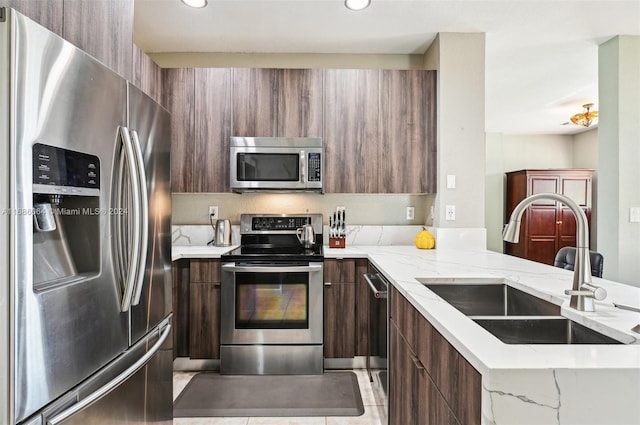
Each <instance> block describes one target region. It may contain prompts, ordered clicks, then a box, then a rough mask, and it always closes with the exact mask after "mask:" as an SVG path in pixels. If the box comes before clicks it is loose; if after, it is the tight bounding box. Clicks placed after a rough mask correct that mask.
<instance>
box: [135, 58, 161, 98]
mask: <svg viewBox="0 0 640 425" xmlns="http://www.w3.org/2000/svg"><path fill="white" fill-rule="evenodd" d="M133 84H134V85H135V86H136V87H138V88H140V89H141V90H142V91H143V92H145V93H146V94H148V95H149V96H150V97H151V98H152V99H153V100H155V101H156V102H158V103H160V104H162V102H163V99H162V69H161V68H160V67H159V66H158V65H157V64H156V63H155V62H154V61H153V60H151V58H150V57H149V56H148V55H147V54H146V53H145V52H143V51H142V50H141V49H140V48H139V47H138V46H136V45H134V46H133Z"/></svg>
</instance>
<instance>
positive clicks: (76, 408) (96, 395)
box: [46, 323, 171, 425]
mask: <svg viewBox="0 0 640 425" xmlns="http://www.w3.org/2000/svg"><path fill="white" fill-rule="evenodd" d="M170 331H171V324H169V323H167V325H166V326H165V328H164V329H162V331H161V333H160V337H159V338H158V341H156V343H155V344H154V345H153V347H151V349H150V350H149V351H147V352H146V353H145V355H144V356H142V357H140V359H139V360H138V361H137V362H135V363H134V364H132V365H131V366H129V367H128V368H127V369H126V370H125V371H123V372H122V373H120V374H119V375H118V376H116V377H115V378H113V380H111V381H109V383H107V384H106V385H104V386H103V387H100V388H99V389H97V390H96V391H94V392H93V393H91V394H89V395H88V396H87V397H85V398H83V399H82V400H80V401H79V402H78V403H76V404H74V405H72V406H71V407H69V408H67V409H65V410H63V411H62V412H60V413H58V414H57V415H55V416H54V417H52V418H50V419H47V421H46V424H47V425H58V424H60V423H62V422H64V421H66V420H67V419H69V418H70V417H71V416H73V415H74V414H76V413H78V412H80V411H81V410H83V409H85V408H87V407H89V406H90V405H91V404H93V403H95V402H96V401H98V400H100V399H101V398H102V397H104V396H106V395H107V394H109V393H110V392H111V391H113V390H114V389H116V388H117V387H118V386H120V384H122V383H123V382H125V381H126V380H127V379H129V378H130V377H131V376H132V375H133V374H135V373H136V372H137V371H139V370H140V369H142V368H143V367H144V366H145V365H146V364H147V363H148V362H149V360H151V358H152V357H153V356H154V355H155V354H156V353H157V352H158V350H160V347H161V346H162V344H164V342H165V340H166V339H167V336H169V332H170ZM140 343H142V344H146V340H142V341H140V342H139V344H140Z"/></svg>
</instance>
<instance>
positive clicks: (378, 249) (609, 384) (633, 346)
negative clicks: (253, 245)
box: [173, 245, 640, 425]
mask: <svg viewBox="0 0 640 425" xmlns="http://www.w3.org/2000/svg"><path fill="white" fill-rule="evenodd" d="M230 249H233V247H228V248H212V247H202V246H201V247H198V246H188V247H187V246H174V247H173V259H179V258H217V257H220V255H221V254H222V253H224V252H226V251H227V250H230ZM325 258H367V259H368V260H369V261H370V262H371V263H372V264H373V265H375V266H376V267H377V268H378V270H380V272H381V273H382V274H384V275H385V277H386V278H387V279H388V280H389V281H390V282H391V283H392V285H394V287H395V288H397V289H398V291H400V292H401V293H402V294H403V295H404V296H405V297H406V298H407V299H408V300H409V302H411V304H412V305H413V306H415V308H416V309H417V310H418V311H420V313H421V314H422V315H423V316H424V317H425V318H426V319H427V320H428V321H429V322H430V323H431V324H432V325H433V326H434V327H435V328H436V329H437V330H438V331H439V332H440V333H441V334H442V335H443V336H444V337H445V338H446V339H447V340H448V341H449V342H450V343H451V345H453V346H454V347H455V348H456V349H457V350H458V351H459V352H460V353H461V354H462V355H463V356H464V357H465V359H466V360H467V361H468V362H469V363H470V364H471V365H472V366H473V367H475V368H476V370H478V372H480V374H481V375H482V419H481V422H482V424H483V425H526V424H533V423H535V424H558V423H563V424H573V425H578V424H580V425H583V424H585V423H591V424H602V425H604V424H607V425H611V424H618V425H623V424H624V425H628V424H632V423H640V404H638V402H637V400H638V394H640V335H638V334H636V333H634V332H632V331H631V328H632V327H633V326H635V325H636V324H638V323H640V314H638V313H634V312H631V311H626V310H620V309H618V308H615V307H614V306H613V303H621V304H626V305H632V306H640V288H636V287H633V286H629V285H623V284H620V283H617V282H612V281H609V280H605V279H599V278H593V283H594V284H595V285H598V286H602V287H603V288H605V289H606V290H607V293H608V294H607V297H606V299H605V300H603V301H596V302H595V304H596V311H595V312H579V311H576V310H574V309H572V308H570V307H569V297H568V296H567V295H565V294H564V290H565V289H569V288H570V287H571V285H572V280H573V272H571V271H567V270H564V269H560V268H556V267H552V266H548V265H545V264H540V263H536V262H533V261H528V260H523V259H521V258H517V257H512V256H509V255H504V254H500V253H495V252H491V251H487V250H464V249H433V250H419V249H417V248H415V247H414V246H409V245H394V246H353V245H352V246H350V247H347V248H344V249H336V248H327V247H325ZM418 279H419V280H418ZM421 281H422V282H431V283H470V282H476V283H494V282H499V283H506V284H508V285H510V286H513V287H515V288H517V289H520V290H522V291H525V292H528V293H530V294H532V295H535V296H537V297H539V298H542V299H544V300H547V301H550V302H552V303H554V304H557V305H560V306H561V314H562V316H565V317H567V318H570V319H572V320H574V321H576V322H578V323H581V324H583V325H585V326H587V327H589V328H592V329H594V330H596V331H599V332H601V333H604V334H606V335H609V336H611V337H613V338H615V339H617V340H619V341H622V342H624V343H625V344H623V345H577V344H576V345H544V344H540V345H524V344H523V345H515V344H505V343H503V342H502V341H500V340H499V339H497V338H496V337H494V336H493V335H491V334H490V333H489V332H488V331H486V330H484V329H483V328H482V327H480V326H479V325H477V324H476V323H474V322H473V321H472V320H471V319H469V318H468V317H466V316H465V315H463V314H462V313H461V312H459V311H458V310H457V309H455V308H454V307H452V306H451V305H449V304H448V303H447V302H445V301H444V300H442V299H441V298H440V297H438V296H437V295H436V294H434V293H433V292H431V291H430V290H429V289H428V288H427V287H425V286H424V285H423V284H422V283H421ZM585 406H592V407H593V408H592V409H585Z"/></svg>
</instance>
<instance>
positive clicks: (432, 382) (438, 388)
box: [389, 288, 482, 425]
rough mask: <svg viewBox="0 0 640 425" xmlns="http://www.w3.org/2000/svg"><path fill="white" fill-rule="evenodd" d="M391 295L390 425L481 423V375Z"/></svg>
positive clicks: (408, 306)
mask: <svg viewBox="0 0 640 425" xmlns="http://www.w3.org/2000/svg"><path fill="white" fill-rule="evenodd" d="M390 292H391V303H390V304H391V313H390V314H391V323H390V329H389V346H390V351H391V353H390V357H389V361H390V364H389V423H390V425H407V424H416V425H418V424H419V425H432V424H433V425H448V424H449V425H475V424H480V420H481V389H482V388H481V385H482V377H481V375H480V374H479V373H478V371H476V370H475V369H474V368H473V366H471V364H469V363H468V362H467V361H466V359H465V358H464V357H463V356H462V355H460V353H458V351H456V349H455V348H454V347H453V346H452V345H451V344H449V342H448V341H447V340H446V339H445V338H444V337H443V336H442V335H441V334H440V333H439V332H438V331H437V330H436V329H435V328H433V326H431V324H430V323H429V322H428V321H427V320H426V319H425V318H424V316H422V315H421V314H420V313H419V312H418V311H417V310H416V309H415V308H414V307H413V306H412V305H411V303H409V301H407V300H406V299H405V298H404V297H403V296H402V295H401V294H400V293H399V292H398V291H397V290H395V289H393V288H392V289H391V291H390Z"/></svg>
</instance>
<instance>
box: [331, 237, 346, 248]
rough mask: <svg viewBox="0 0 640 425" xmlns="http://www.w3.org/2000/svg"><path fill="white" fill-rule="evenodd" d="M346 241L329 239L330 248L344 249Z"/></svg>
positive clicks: (343, 239)
mask: <svg viewBox="0 0 640 425" xmlns="http://www.w3.org/2000/svg"><path fill="white" fill-rule="evenodd" d="M346 241H347V239H346V238H329V248H344V247H345V246H346V245H347V244H346Z"/></svg>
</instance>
